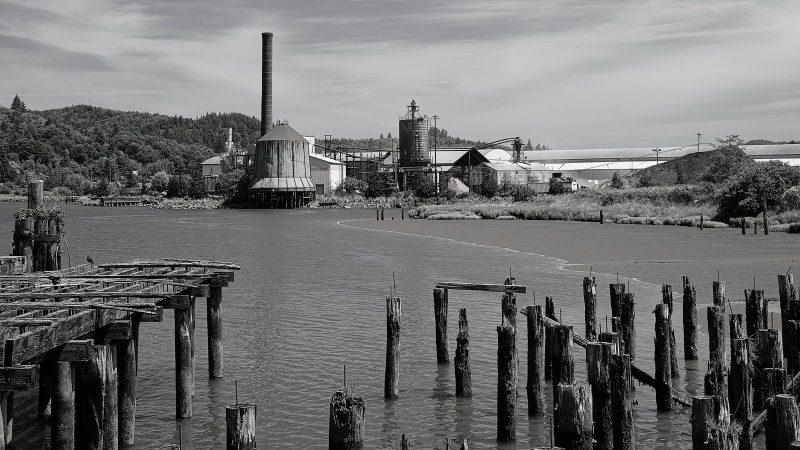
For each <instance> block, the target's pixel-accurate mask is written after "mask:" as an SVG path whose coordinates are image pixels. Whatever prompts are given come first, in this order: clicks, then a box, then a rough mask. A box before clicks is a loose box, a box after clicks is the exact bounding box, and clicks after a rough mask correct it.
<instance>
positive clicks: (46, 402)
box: [37, 360, 56, 420]
mask: <svg viewBox="0 0 800 450" xmlns="http://www.w3.org/2000/svg"><path fill="white" fill-rule="evenodd" d="M55 376H56V365H55V361H48V360H45V361H42V362H41V363H39V396H38V398H37V400H38V408H37V417H38V418H39V420H48V419H49V418H50V412H51V400H52V394H53V384H54V383H55Z"/></svg>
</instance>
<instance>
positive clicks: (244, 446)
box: [225, 404, 256, 450]
mask: <svg viewBox="0 0 800 450" xmlns="http://www.w3.org/2000/svg"><path fill="white" fill-rule="evenodd" d="M225 425H226V430H227V432H226V438H225V443H226V446H225V448H226V450H255V449H256V405H244V404H237V405H230V406H227V407H225Z"/></svg>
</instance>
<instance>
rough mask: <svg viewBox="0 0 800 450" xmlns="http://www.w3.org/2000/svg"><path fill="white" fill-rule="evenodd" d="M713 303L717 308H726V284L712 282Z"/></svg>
mask: <svg viewBox="0 0 800 450" xmlns="http://www.w3.org/2000/svg"><path fill="white" fill-rule="evenodd" d="M711 293H712V294H711V301H712V302H713V303H714V305H716V306H725V282H724V281H712V282H711Z"/></svg>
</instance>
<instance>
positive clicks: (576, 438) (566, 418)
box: [554, 383, 592, 450]
mask: <svg viewBox="0 0 800 450" xmlns="http://www.w3.org/2000/svg"><path fill="white" fill-rule="evenodd" d="M556 395H557V398H558V401H557V402H555V405H556V406H555V411H554V416H555V423H556V425H557V426H556V427H555V435H556V436H555V437H556V439H555V441H556V442H555V443H556V445H558V446H561V447H564V448H568V449H575V450H591V449H592V389H591V387H589V386H578V385H576V384H565V383H559V384H558V385H557V386H556Z"/></svg>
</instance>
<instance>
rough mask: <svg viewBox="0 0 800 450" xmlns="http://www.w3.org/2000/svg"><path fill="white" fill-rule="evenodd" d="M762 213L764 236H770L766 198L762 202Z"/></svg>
mask: <svg viewBox="0 0 800 450" xmlns="http://www.w3.org/2000/svg"><path fill="white" fill-rule="evenodd" d="M762 205H763V207H762V211H763V213H764V235H768V234H769V222H768V221H767V199H766V197H765V198H764V199H763V202H762Z"/></svg>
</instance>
